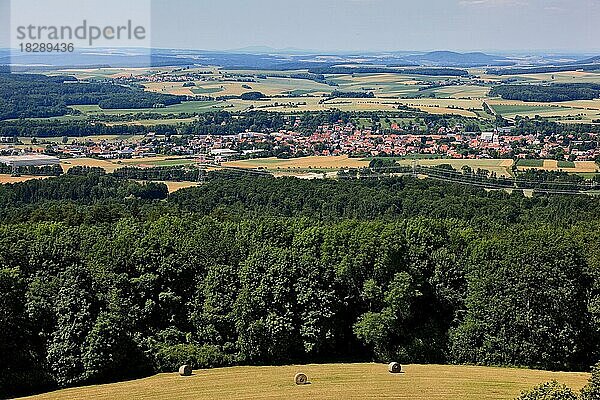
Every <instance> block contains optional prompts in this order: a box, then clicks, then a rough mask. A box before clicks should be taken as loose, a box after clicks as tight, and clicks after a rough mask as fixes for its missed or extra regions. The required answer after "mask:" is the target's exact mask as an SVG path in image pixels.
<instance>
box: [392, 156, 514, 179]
mask: <svg viewBox="0 0 600 400" xmlns="http://www.w3.org/2000/svg"><path fill="white" fill-rule="evenodd" d="M397 162H398V164H400V165H405V166H410V165H412V163H413V162H412V160H399V161H397ZM417 164H418V165H422V166H424V167H433V166H437V165H441V164H449V165H451V166H452V168H454V169H456V170H457V171H460V170H461V168H462V167H463V166H465V165H466V166H469V167H471V168H472V169H474V170H477V168H480V169H485V170H488V171H490V172H495V173H496V175H498V176H505V177H510V176H512V173H511V168H512V165H513V160H502V159H498V160H496V159H491V160H487V159H481V160H472V159H457V160H455V159H434V160H427V159H421V160H417Z"/></svg>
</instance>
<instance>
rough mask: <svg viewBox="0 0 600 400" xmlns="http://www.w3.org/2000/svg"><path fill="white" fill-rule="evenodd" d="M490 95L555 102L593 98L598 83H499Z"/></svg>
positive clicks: (596, 95) (598, 93)
mask: <svg viewBox="0 0 600 400" xmlns="http://www.w3.org/2000/svg"><path fill="white" fill-rule="evenodd" d="M490 96H499V97H502V98H503V99H505V100H522V101H540V102H556V101H570V100H593V99H596V98H599V97H600V85H599V84H594V83H555V84H552V85H548V86H546V85H500V86H495V87H494V88H493V89H492V90H491V91H490Z"/></svg>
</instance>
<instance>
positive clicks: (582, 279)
mask: <svg viewBox="0 0 600 400" xmlns="http://www.w3.org/2000/svg"><path fill="white" fill-rule="evenodd" d="M599 215H600V199H597V198H593V197H586V196H534V197H533V198H525V197H524V196H523V195H522V194H521V193H518V192H516V193H514V194H511V195H509V194H505V193H502V192H489V193H488V192H485V191H483V190H479V189H474V188H469V187H465V186H459V185H453V184H446V183H440V182H432V181H428V180H416V179H413V178H409V177H405V178H389V179H382V180H379V181H375V180H365V181H361V180H351V181H302V180H298V179H293V178H285V179H275V178H268V177H239V176H235V175H230V174H224V173H213V174H211V175H210V176H209V179H208V181H207V183H206V184H205V185H203V186H202V187H198V188H192V189H185V190H180V191H178V192H176V193H174V194H172V195H170V196H169V195H168V194H167V190H166V187H165V186H164V185H163V184H147V185H143V184H139V183H135V182H129V181H127V180H125V179H122V178H118V177H116V176H111V175H105V174H102V173H99V172H98V171H95V170H85V169H82V170H76V171H74V172H72V173H69V174H67V175H64V176H61V177H57V178H48V179H46V180H43V181H30V182H25V183H19V184H14V185H5V186H1V187H0V293H1V294H2V296H0V316H1V317H0V388H1V389H2V390H1V392H2V393H1V395H2V396H10V395H15V394H23V393H29V392H35V391H40V390H47V389H51V388H55V387H60V386H69V385H78V384H84V383H96V382H106V381H114V380H120V379H125V378H129V377H135V376H143V375H147V374H150V373H153V372H157V371H172V370H174V369H175V368H177V367H178V366H179V365H180V364H181V363H184V362H185V363H190V364H191V365H193V366H194V367H195V368H203V367H215V366H223V365H234V364H278V363H292V362H323V361H346V360H353V361H370V360H377V361H390V360H398V361H400V362H420V363H428V362H435V363H475V364H485V365H515V366H527V367H536V368H546V369H567V370H587V369H588V368H589V366H590V365H592V364H593V363H595V362H596V361H598V359H599V358H600V354H599V352H600V346H599V345H598V343H599V342H600V340H599V339H600V337H599V336H600V270H599V267H600V233H599V232H600V229H599V228H600V221H599V219H598V216H599Z"/></svg>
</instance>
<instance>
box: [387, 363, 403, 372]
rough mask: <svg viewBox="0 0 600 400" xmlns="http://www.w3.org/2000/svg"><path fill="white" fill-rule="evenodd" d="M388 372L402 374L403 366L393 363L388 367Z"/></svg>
mask: <svg viewBox="0 0 600 400" xmlns="http://www.w3.org/2000/svg"><path fill="white" fill-rule="evenodd" d="M388 371H390V373H392V374H399V373H401V372H402V365H400V364H398V363H397V362H391V363H390V365H388Z"/></svg>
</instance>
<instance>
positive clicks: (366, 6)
mask: <svg viewBox="0 0 600 400" xmlns="http://www.w3.org/2000/svg"><path fill="white" fill-rule="evenodd" d="M9 1H10V0H0V25H2V22H3V20H2V17H4V19H6V14H7V13H8V8H7V3H8V2H9ZM12 1H14V2H16V1H23V0H12ZM39 1H42V0H39ZM52 1H53V0H43V3H45V4H48V3H52ZM78 1H79V2H82V1H91V0H78ZM123 1H125V0H123ZM149 1H151V3H152V7H151V15H152V23H151V29H150V32H151V40H152V46H153V47H156V48H182V49H203V50H231V49H240V48H245V47H250V46H266V47H272V48H277V49H285V48H297V49H307V50H317V51H322V52H327V51H394V50H410V51H415V50H418V51H429V50H455V51H478V50H483V51H490V52H494V51H495V52H514V51H524V52H528V51H529V52H531V51H555V52H582V53H600V29H598V25H599V24H600V23H599V21H600V0H127V1H126V3H127V5H128V6H130V5H132V4H136V3H139V4H140V6H139V7H140V9H143V8H147V7H148V2H149ZM91 4H92V5H94V4H95V5H96V8H97V11H95V12H94V14H95V15H97V16H98V15H104V16H105V17H107V18H108V19H110V18H112V17H113V15H111V14H110V13H113V14H114V18H117V16H118V12H119V9H118V7H117V9H116V10H115V9H113V7H103V4H105V2H104V1H103V0H95V1H93V2H91ZM35 9H36V7H32V9H31V13H32V15H33V14H35V12H36V10H35ZM67 13H68V10H65V9H57V10H56V16H60V15H66V14H67ZM47 14H48V11H45V15H47ZM0 40H3V39H0ZM4 41H5V42H6V40H4ZM2 44H5V43H2V42H0V45H2ZM3 47H6V46H3Z"/></svg>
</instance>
